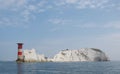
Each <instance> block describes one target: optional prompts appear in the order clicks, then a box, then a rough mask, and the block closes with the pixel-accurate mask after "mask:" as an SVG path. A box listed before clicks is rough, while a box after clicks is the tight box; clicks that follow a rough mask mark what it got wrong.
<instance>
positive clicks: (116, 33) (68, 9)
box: [0, 0, 120, 60]
mask: <svg viewBox="0 0 120 74" xmlns="http://www.w3.org/2000/svg"><path fill="white" fill-rule="evenodd" d="M18 42H22V43H24V47H23V49H31V48H35V49H36V51H37V53H40V54H45V55H46V56H47V57H48V56H49V57H52V56H53V55H55V54H56V53H58V52H59V51H60V50H63V49H80V48H99V49H101V50H102V51H104V52H105V53H106V54H107V55H108V56H109V58H110V59H111V60H120V58H119V57H120V0H0V60H16V58H17V57H16V56H17V44H16V43H18Z"/></svg>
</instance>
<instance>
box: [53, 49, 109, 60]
mask: <svg viewBox="0 0 120 74" xmlns="http://www.w3.org/2000/svg"><path fill="white" fill-rule="evenodd" d="M108 60H109V59H108V57H107V56H106V54H105V53H104V52H103V51H101V50H100V49H95V48H82V49H80V50H68V49H67V50H62V51H60V52H59V53H58V54H56V55H55V56H54V58H53V59H52V61H53V62H77V61H108Z"/></svg>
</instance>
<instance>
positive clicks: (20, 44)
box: [16, 43, 23, 62]
mask: <svg viewBox="0 0 120 74" xmlns="http://www.w3.org/2000/svg"><path fill="white" fill-rule="evenodd" d="M17 45H18V54H17V57H18V58H17V60H16V61H17V62H23V54H22V46H23V43H17Z"/></svg>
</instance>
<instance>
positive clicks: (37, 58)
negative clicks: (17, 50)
mask: <svg viewBox="0 0 120 74" xmlns="http://www.w3.org/2000/svg"><path fill="white" fill-rule="evenodd" d="M23 58H24V62H46V61H47V59H46V58H45V57H44V55H39V54H36V51H35V49H31V50H24V51H23Z"/></svg>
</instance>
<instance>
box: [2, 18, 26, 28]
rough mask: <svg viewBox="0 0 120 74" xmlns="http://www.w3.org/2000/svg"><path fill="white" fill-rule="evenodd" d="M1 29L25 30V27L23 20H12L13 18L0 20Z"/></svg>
mask: <svg viewBox="0 0 120 74" xmlns="http://www.w3.org/2000/svg"><path fill="white" fill-rule="evenodd" d="M2 27H22V28H26V27H27V25H25V24H24V21H23V20H19V19H17V18H16V19H13V18H7V17H5V18H0V28H2Z"/></svg>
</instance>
